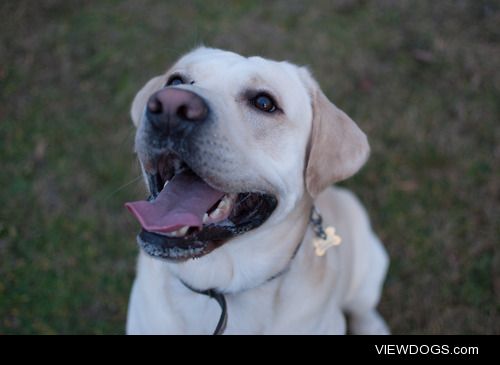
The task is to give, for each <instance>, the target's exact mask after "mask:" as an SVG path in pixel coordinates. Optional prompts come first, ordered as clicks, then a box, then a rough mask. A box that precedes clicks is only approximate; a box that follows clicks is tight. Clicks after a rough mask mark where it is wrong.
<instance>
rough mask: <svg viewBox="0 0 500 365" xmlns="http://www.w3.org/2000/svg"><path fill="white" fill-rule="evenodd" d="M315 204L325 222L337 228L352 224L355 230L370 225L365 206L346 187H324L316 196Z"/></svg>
mask: <svg viewBox="0 0 500 365" xmlns="http://www.w3.org/2000/svg"><path fill="white" fill-rule="evenodd" d="M315 205H316V207H317V208H318V209H319V211H320V212H321V214H322V215H323V218H324V220H325V223H326V224H331V225H334V226H335V227H338V229H341V230H345V229H346V228H347V225H349V226H352V225H354V226H355V227H356V230H359V229H363V228H366V229H368V228H369V227H370V221H369V217H368V213H367V211H366V208H365V207H364V206H363V204H362V203H361V201H360V200H359V198H358V197H357V196H356V195H355V194H354V193H353V192H352V191H350V190H348V189H346V188H343V187H338V186H332V187H329V188H328V189H325V190H324V191H323V192H322V193H321V194H319V195H318V197H317V198H316V201H315ZM341 227H342V228H341Z"/></svg>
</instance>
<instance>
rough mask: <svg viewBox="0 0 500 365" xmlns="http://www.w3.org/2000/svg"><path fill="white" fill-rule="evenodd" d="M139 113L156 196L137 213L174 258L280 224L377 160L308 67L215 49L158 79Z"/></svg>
mask: <svg viewBox="0 0 500 365" xmlns="http://www.w3.org/2000/svg"><path fill="white" fill-rule="evenodd" d="M131 114H132V119H133V121H134V124H135V125H136V127H137V135H136V152H137V154H138V157H139V160H140V162H141V165H142V168H143V172H144V176H145V177H146V181H147V184H148V187H149V191H150V194H151V196H150V198H149V201H147V202H146V201H142V202H135V203H128V204H127V206H128V208H129V209H130V210H131V211H132V213H133V214H134V215H135V216H136V218H137V219H138V220H139V221H140V223H141V225H142V227H143V230H142V232H141V233H140V235H139V243H140V244H141V246H142V247H143V249H144V250H145V251H146V252H147V253H149V254H150V255H152V256H156V257H161V258H164V259H170V260H186V259H189V258H193V257H200V256H203V255H206V254H207V253H209V252H211V251H212V250H214V249H215V248H217V247H219V246H221V245H223V244H224V243H226V242H228V241H230V240H231V239H232V238H235V237H236V236H240V235H244V234H245V233H246V232H249V231H251V230H256V229H264V227H263V226H262V225H263V224H264V223H265V225H266V226H268V225H272V224H279V223H280V222H282V221H283V220H284V219H286V217H287V216H288V214H290V212H291V211H293V210H294V209H295V207H296V206H297V204H298V202H299V201H301V200H303V199H305V198H307V199H311V198H314V197H315V196H316V195H317V194H318V193H319V192H321V191H322V190H323V189H325V188H326V187H327V186H328V185H330V184H332V183H333V182H335V181H339V180H342V179H345V178H347V177H349V176H351V175H352V174H354V173H355V172H356V171H357V170H358V169H359V168H360V167H361V166H362V165H363V163H364V162H365V160H366V158H367V156H368V153H369V147H368V143H367V140H366V137H365V135H364V134H363V132H361V130H360V129H359V128H358V127H357V126H356V124H355V123H354V122H353V121H352V120H351V119H350V118H349V117H348V116H347V115H346V114H344V113H343V112H342V111H341V110H339V109H338V108H337V107H335V106H334V105H333V104H332V103H331V102H330V101H328V99H327V98H326V96H325V95H324V94H323V93H322V92H321V90H320V88H319V87H318V85H317V83H316V82H315V81H314V80H313V79H312V77H311V76H310V74H309V72H308V71H307V70H306V69H305V68H300V67H297V66H295V65H292V64H290V63H287V62H275V61H270V60H265V59H263V58H260V57H249V58H246V57H242V56H240V55H237V54H234V53H231V52H226V51H221V50H215V49H209V48H199V49H196V50H195V51H193V52H191V53H189V54H187V55H186V56H184V57H182V58H181V59H180V60H179V61H178V62H177V63H176V64H175V65H174V66H173V67H172V68H170V70H168V71H167V72H166V74H164V75H161V76H157V77H154V78H153V79H151V80H150V81H149V82H148V83H147V84H146V85H145V86H144V87H143V88H142V90H140V91H139V93H138V94H137V95H136V97H135V99H134V102H133V105H132V111H131ZM258 227H260V228H258Z"/></svg>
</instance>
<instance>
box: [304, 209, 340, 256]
mask: <svg viewBox="0 0 500 365" xmlns="http://www.w3.org/2000/svg"><path fill="white" fill-rule="evenodd" d="M310 221H311V224H312V227H313V231H314V235H315V236H316V237H315V238H314V239H313V245H314V248H315V253H316V255H317V256H323V255H324V254H325V253H326V250H328V249H329V248H330V247H333V246H338V245H340V243H341V242H342V238H341V237H340V236H339V235H337V234H335V228H334V227H332V226H328V227H326V229H323V217H322V216H321V214H320V213H319V212H318V210H317V209H316V207H315V206H313V207H312V209H311V218H310Z"/></svg>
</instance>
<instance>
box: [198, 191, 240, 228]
mask: <svg viewBox="0 0 500 365" xmlns="http://www.w3.org/2000/svg"><path fill="white" fill-rule="evenodd" d="M235 198H236V195H235V194H228V195H224V197H223V198H222V200H221V201H220V203H219V205H217V208H216V209H215V210H214V211H213V212H212V213H210V215H209V216H208V217H207V218H206V220H209V219H210V220H217V219H220V218H221V217H223V216H224V215H226V214H227V213H228V211H229V210H230V209H231V208H232V206H233V202H234V200H235ZM205 215H206V214H205ZM203 222H204V223H205V217H203Z"/></svg>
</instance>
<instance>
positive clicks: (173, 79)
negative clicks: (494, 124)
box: [165, 75, 184, 86]
mask: <svg viewBox="0 0 500 365" xmlns="http://www.w3.org/2000/svg"><path fill="white" fill-rule="evenodd" d="M182 84H184V80H183V79H182V77H180V76H179V75H173V76H170V78H169V79H168V81H167V83H166V84H165V86H175V85H182Z"/></svg>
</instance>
